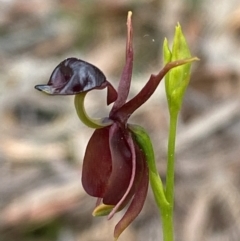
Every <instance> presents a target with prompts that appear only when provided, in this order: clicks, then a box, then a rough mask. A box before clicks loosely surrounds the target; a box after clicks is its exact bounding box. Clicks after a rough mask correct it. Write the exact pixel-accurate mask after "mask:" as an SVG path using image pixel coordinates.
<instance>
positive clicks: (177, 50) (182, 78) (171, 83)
mask: <svg viewBox="0 0 240 241" xmlns="http://www.w3.org/2000/svg"><path fill="white" fill-rule="evenodd" d="M163 55H164V63H165V64H166V63H169V62H171V61H172V62H173V61H177V60H183V59H189V61H188V62H187V63H186V64H184V65H181V66H177V67H175V68H173V69H171V70H170V71H169V72H168V73H167V74H166V76H165V89H166V94H167V100H168V106H169V111H170V113H178V112H179V110H180V108H181V105H182V100H183V96H184V93H185V90H186V88H187V86H188V83H189V79H190V68H191V62H193V61H194V60H197V58H192V59H191V53H190V50H189V48H188V45H187V42H186V39H185V37H184V35H183V33H182V30H181V26H180V25H179V24H178V25H177V26H176V29H175V35H174V40H173V48H172V51H171V50H170V48H169V46H168V41H167V39H165V40H164V43H163Z"/></svg>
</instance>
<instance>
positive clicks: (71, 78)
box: [35, 58, 106, 95]
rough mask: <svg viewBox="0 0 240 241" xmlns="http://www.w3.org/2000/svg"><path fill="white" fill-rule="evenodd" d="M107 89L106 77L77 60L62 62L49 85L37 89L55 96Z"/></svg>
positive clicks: (88, 64) (99, 71)
mask: <svg viewBox="0 0 240 241" xmlns="http://www.w3.org/2000/svg"><path fill="white" fill-rule="evenodd" d="M104 87H106V77H105V75H104V74H103V73H102V71H101V70H100V69H98V68H97V67H95V66H94V65H92V64H90V63H87V62H85V61H83V60H80V59H77V58H68V59H66V60H64V61H62V62H61V63H60V64H59V65H58V66H57V67H56V68H55V69H54V71H53V73H52V75H51V77H50V80H49V82H48V84H47V85H37V86H35V88H36V89H38V90H41V91H44V92H46V93H48V94H53V95H74V94H77V93H81V92H84V91H89V90H91V89H102V88H104Z"/></svg>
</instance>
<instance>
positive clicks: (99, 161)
mask: <svg viewBox="0 0 240 241" xmlns="http://www.w3.org/2000/svg"><path fill="white" fill-rule="evenodd" d="M111 170H112V161H111V153H110V149H109V127H105V128H102V129H97V130H95V131H94V133H93V135H92V137H91V138H90V140H89V142H88V145H87V149H86V153H85V157H84V160H83V167H82V185H83V188H84V189H85V191H86V192H87V193H88V194H89V195H91V196H94V197H103V195H104V193H105V191H106V188H107V183H108V179H109V177H110V174H111Z"/></svg>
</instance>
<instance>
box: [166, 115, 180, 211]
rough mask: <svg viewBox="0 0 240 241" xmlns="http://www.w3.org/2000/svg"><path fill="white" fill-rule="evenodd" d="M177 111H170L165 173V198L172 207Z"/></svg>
mask: <svg viewBox="0 0 240 241" xmlns="http://www.w3.org/2000/svg"><path fill="white" fill-rule="evenodd" d="M177 118H178V114H177V113H173V114H172V113H170V126H169V134H168V161H167V175H166V191H165V193H166V198H167V200H168V202H169V204H170V206H171V207H172V209H173V202H174V166H175V142H176V131H177Z"/></svg>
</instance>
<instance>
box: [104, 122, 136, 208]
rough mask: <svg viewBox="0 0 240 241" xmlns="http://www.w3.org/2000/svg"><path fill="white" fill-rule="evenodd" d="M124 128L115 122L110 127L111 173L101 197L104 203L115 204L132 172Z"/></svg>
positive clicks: (123, 192) (130, 156) (123, 191)
mask: <svg viewBox="0 0 240 241" xmlns="http://www.w3.org/2000/svg"><path fill="white" fill-rule="evenodd" d="M124 130H125V129H124V128H120V127H119V126H118V124H117V123H114V124H113V125H112V126H111V127H110V134H109V146H110V151H111V156H112V173H111V176H110V178H109V182H108V188H107V190H106V193H105V194H104V197H103V203H104V204H106V205H116V204H117V203H118V202H119V201H120V200H121V198H122V197H123V195H124V194H125V192H126V190H127V188H128V186H129V183H130V179H131V174H132V155H131V151H130V149H129V146H128V143H127V141H126V134H125V133H124Z"/></svg>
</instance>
